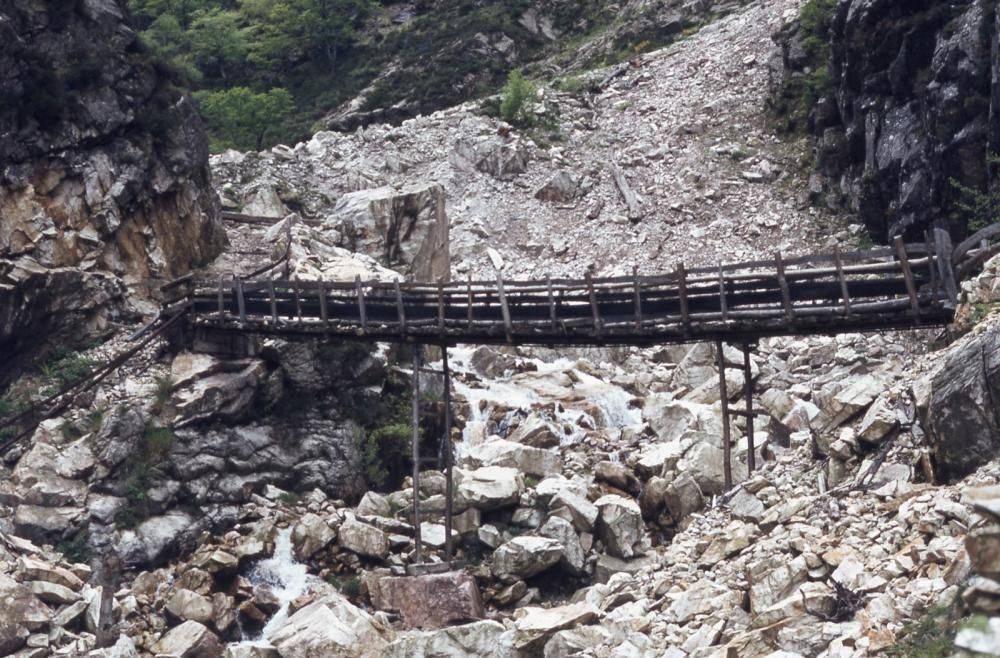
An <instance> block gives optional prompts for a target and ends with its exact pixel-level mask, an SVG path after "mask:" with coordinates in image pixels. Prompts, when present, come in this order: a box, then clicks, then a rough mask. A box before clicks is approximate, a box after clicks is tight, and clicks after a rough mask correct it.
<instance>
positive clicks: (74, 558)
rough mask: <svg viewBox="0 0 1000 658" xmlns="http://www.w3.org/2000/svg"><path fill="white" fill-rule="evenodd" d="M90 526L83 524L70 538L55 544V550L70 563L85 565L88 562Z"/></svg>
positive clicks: (89, 555)
mask: <svg viewBox="0 0 1000 658" xmlns="http://www.w3.org/2000/svg"><path fill="white" fill-rule="evenodd" d="M89 538H90V525H89V524H88V523H86V522H85V523H83V524H82V525H81V526H80V527H79V528H77V529H76V531H75V532H74V533H73V535H72V536H71V537H69V538H68V539H64V540H63V541H61V542H59V543H58V544H56V550H57V551H59V552H60V553H62V554H63V557H64V558H66V559H67V560H69V561H70V562H76V563H78V564H79V563H83V564H86V563H87V562H90V557H91V550H90V542H89Z"/></svg>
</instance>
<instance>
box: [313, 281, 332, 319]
mask: <svg viewBox="0 0 1000 658" xmlns="http://www.w3.org/2000/svg"><path fill="white" fill-rule="evenodd" d="M316 287H317V288H318V289H319V317H320V319H321V320H322V321H323V328H324V329H327V328H329V326H330V316H329V315H328V314H327V311H326V284H324V283H323V280H322V279H320V280H319V281H318V282H317V284H316Z"/></svg>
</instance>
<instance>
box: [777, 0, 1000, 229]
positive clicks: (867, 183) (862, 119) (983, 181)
mask: <svg viewBox="0 0 1000 658" xmlns="http://www.w3.org/2000/svg"><path fill="white" fill-rule="evenodd" d="M806 4H807V5H809V6H811V7H812V9H813V11H812V13H811V14H810V15H809V20H807V21H802V22H797V23H795V24H793V25H791V26H790V27H789V28H788V29H787V30H785V31H784V32H783V33H782V34H781V35H779V37H778V40H779V41H780V42H781V44H782V49H783V54H782V58H781V62H780V63H779V69H781V71H782V73H781V74H780V76H781V78H782V83H781V91H780V92H779V99H778V102H777V107H778V113H779V115H780V120H782V121H787V122H790V124H791V125H792V126H793V127H794V126H797V127H798V128H799V129H802V128H804V129H806V130H807V131H808V132H809V133H811V134H812V135H813V137H814V138H815V141H816V147H815V148H816V162H817V165H818V169H819V171H820V172H821V173H822V174H823V175H824V176H825V177H826V178H827V186H826V191H825V196H824V200H825V203H826V204H827V205H829V206H831V207H835V208H840V207H843V208H844V209H846V210H848V211H850V212H851V213H856V214H857V215H858V216H859V217H860V219H861V220H862V221H863V222H864V224H865V225H866V226H867V227H868V228H869V230H870V231H871V233H872V236H873V237H875V238H876V239H877V240H879V241H882V240H885V239H886V237H887V236H892V235H901V234H906V235H909V236H915V237H919V236H921V235H922V233H923V231H924V230H926V229H928V228H930V227H932V226H940V227H942V228H948V229H950V230H951V231H952V232H953V233H954V234H956V235H962V234H964V233H965V232H966V231H967V227H968V226H969V225H970V224H975V223H978V224H982V223H984V222H985V223H988V222H991V221H993V219H991V218H990V217H985V216H977V213H976V212H972V211H969V210H966V209H963V208H962V205H975V204H971V203H970V198H969V194H968V193H966V194H965V195H963V194H962V192H961V190H960V188H959V187H958V186H957V185H956V184H955V183H953V180H954V181H955V182H957V183H960V184H961V185H964V186H965V187H967V188H969V189H971V190H976V191H978V192H980V193H986V192H987V191H993V188H994V187H995V181H994V178H995V174H996V172H995V163H992V162H991V159H990V158H991V156H993V155H995V154H996V153H997V152H998V150H1000V142H998V139H1000V112H998V109H1000V108H998V104H1000V72H998V68H997V67H998V66H1000V64H998V60H997V52H998V45H997V44H998V39H1000V14H998V12H997V8H996V3H994V2H979V1H978V0H966V1H961V2H950V3H941V2H933V1H926V2H911V3H905V4H901V3H897V2H891V1H878V0H844V1H841V2H831V1H828V0H811V2H808V3H806ZM813 102H815V105H813ZM992 212H993V211H992V210H990V211H988V214H991V213H992ZM980 214H982V213H980Z"/></svg>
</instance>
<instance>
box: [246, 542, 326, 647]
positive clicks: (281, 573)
mask: <svg viewBox="0 0 1000 658" xmlns="http://www.w3.org/2000/svg"><path fill="white" fill-rule="evenodd" d="M247 578H248V579H249V580H250V582H251V583H252V584H253V585H255V586H257V585H267V586H268V587H270V588H271V591H272V592H274V595H275V596H276V597H277V598H278V602H279V603H280V604H281V607H280V608H279V609H278V611H277V612H276V613H274V616H273V617H271V619H270V620H269V621H268V622H267V625H265V626H264V629H263V630H262V631H261V634H260V637H259V638H256V639H257V640H258V641H259V640H266V639H267V638H268V637H269V636H270V635H271V633H273V632H274V631H275V630H276V629H278V628H279V627H280V626H281V625H282V624H284V623H285V621H287V620H288V607H289V605H290V604H291V602H292V600H293V599H295V598H296V597H297V596H300V595H301V594H302V593H303V592H305V590H306V587H308V585H309V583H310V581H311V580H312V579H313V577H312V576H310V575H309V574H308V573H307V571H306V565H304V564H302V563H301V562H296V561H295V556H294V555H293V554H292V529H291V527H288V528H284V529H283V530H280V531H278V536H277V538H276V539H275V541H274V554H273V555H272V556H271V557H269V558H268V559H266V560H262V561H261V562H258V563H257V564H256V565H254V567H253V569H251V570H250V573H249V574H247Z"/></svg>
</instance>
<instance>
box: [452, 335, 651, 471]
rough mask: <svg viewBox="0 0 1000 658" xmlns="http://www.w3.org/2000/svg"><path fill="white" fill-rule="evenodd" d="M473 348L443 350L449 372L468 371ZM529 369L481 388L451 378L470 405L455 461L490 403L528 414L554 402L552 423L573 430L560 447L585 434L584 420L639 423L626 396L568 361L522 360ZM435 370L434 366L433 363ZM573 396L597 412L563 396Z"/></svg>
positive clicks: (484, 382)
mask: <svg viewBox="0 0 1000 658" xmlns="http://www.w3.org/2000/svg"><path fill="white" fill-rule="evenodd" d="M473 352H474V349H473V348H468V347H456V348H452V349H451V351H450V352H449V356H450V361H451V365H452V369H453V370H454V371H456V372H460V373H471V372H472V367H471V360H472V354H473ZM526 360H528V361H531V362H532V363H533V364H534V365H535V370H534V371H527V372H523V373H519V374H511V373H510V372H506V373H504V374H503V375H502V376H500V377H497V378H495V379H493V378H491V379H485V380H482V382H481V384H482V386H481V387H472V386H469V385H467V384H465V383H464V382H462V381H461V380H460V379H458V378H455V379H453V380H452V383H453V386H454V388H455V392H456V393H457V394H458V395H460V396H462V397H464V398H465V399H466V400H467V401H468V403H469V407H470V413H469V419H468V422H467V423H466V426H465V431H464V432H463V437H462V438H463V441H462V443H461V444H457V445H456V446H455V452H456V457H458V458H459V459H461V457H462V456H463V455H464V454H465V451H466V450H467V449H468V448H469V447H471V445H473V444H472V442H473V441H474V440H478V438H475V437H479V436H481V435H482V430H483V427H482V426H483V424H484V423H486V422H487V421H488V419H489V418H490V415H491V414H492V412H493V409H494V407H495V406H496V405H498V404H499V405H503V406H504V407H506V408H507V409H511V410H521V411H525V412H527V411H530V410H532V409H533V408H536V407H540V406H544V405H546V404H547V403H553V402H557V403H559V404H557V405H556V409H557V411H556V413H555V417H554V418H553V420H554V421H556V422H558V423H560V424H562V425H564V426H565V427H570V428H573V430H574V431H573V432H572V433H571V434H567V435H564V436H563V437H562V443H563V444H564V445H567V444H573V443H576V442H578V441H580V440H581V439H583V438H584V436H585V434H586V430H584V429H583V427H581V426H580V424H578V423H577V421H578V420H579V419H580V418H581V416H584V417H586V418H588V419H589V421H590V422H589V423H588V424H590V425H592V426H595V427H617V428H621V427H627V426H630V425H637V424H641V423H642V412H641V411H640V410H639V409H634V408H632V407H630V405H629V401H630V399H631V396H630V395H629V394H628V393H627V392H626V391H625V390H623V389H622V388H621V387H619V386H616V385H614V384H611V383H608V382H606V381H604V380H602V379H599V378H597V377H594V376H592V375H590V374H588V373H585V372H582V371H581V370H580V369H579V368H578V367H577V365H578V364H577V363H576V362H575V361H573V360H571V359H556V360H555V361H552V362H546V361H541V360H539V359H526ZM435 365H437V366H440V364H435ZM574 396H578V397H580V398H581V399H582V400H583V401H589V403H590V406H591V408H593V407H596V408H597V409H598V410H599V412H600V413H599V414H598V415H602V416H603V418H600V419H597V418H594V417H593V415H592V414H590V413H588V412H587V410H586V409H585V408H583V407H585V406H588V405H586V404H579V405H578V404H576V403H574V402H571V401H567V398H569V397H574Z"/></svg>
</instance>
